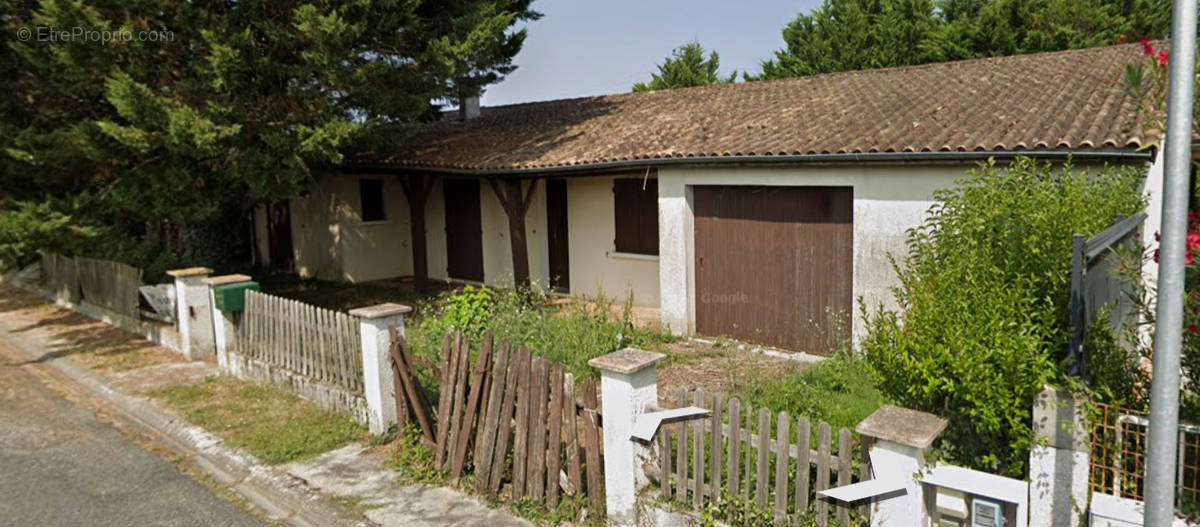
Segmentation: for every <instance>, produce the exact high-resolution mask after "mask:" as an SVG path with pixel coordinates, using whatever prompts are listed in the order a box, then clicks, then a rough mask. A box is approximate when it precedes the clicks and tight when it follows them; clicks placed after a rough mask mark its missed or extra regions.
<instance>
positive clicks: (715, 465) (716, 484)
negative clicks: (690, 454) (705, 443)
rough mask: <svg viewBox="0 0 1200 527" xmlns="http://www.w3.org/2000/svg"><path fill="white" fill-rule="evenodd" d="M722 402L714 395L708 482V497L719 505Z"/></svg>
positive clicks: (719, 395)
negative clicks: (710, 462)
mask: <svg viewBox="0 0 1200 527" xmlns="http://www.w3.org/2000/svg"><path fill="white" fill-rule="evenodd" d="M724 406H725V404H724V400H723V399H722V397H721V394H719V393H714V394H713V399H712V433H711V435H710V437H712V465H711V466H710V467H709V468H710V470H709V472H710V473H711V474H710V476H709V478H710V479H709V481H710V482H711V484H710V485H709V487H708V490H709V496H710V497H711V499H712V502H713V503H720V500H721V471H722V470H724V469H725V465H724V461H725V459H724V455H725V439H724V434H723V430H722V429H723V428H724V425H725V417H724V416H723V415H722V413H723V412H722V410H723V409H724Z"/></svg>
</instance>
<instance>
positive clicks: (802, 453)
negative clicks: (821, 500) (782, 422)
mask: <svg viewBox="0 0 1200 527" xmlns="http://www.w3.org/2000/svg"><path fill="white" fill-rule="evenodd" d="M810 434H812V429H811V428H810V427H809V423H808V419H807V418H804V417H800V418H798V419H796V523H799V522H800V521H801V518H802V517H803V514H805V510H806V509H808V487H809V485H808V481H809V480H808V478H809V477H810V474H812V460H811V459H810V458H809V454H810V453H811V452H812V450H811V449H810V448H809V445H810V443H811V438H812V436H811V435H810Z"/></svg>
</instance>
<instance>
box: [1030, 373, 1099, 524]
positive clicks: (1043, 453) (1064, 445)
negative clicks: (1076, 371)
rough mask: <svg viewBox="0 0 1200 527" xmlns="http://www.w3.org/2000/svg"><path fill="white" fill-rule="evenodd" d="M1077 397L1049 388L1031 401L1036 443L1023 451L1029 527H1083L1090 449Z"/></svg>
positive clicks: (1082, 407)
mask: <svg viewBox="0 0 1200 527" xmlns="http://www.w3.org/2000/svg"><path fill="white" fill-rule="evenodd" d="M1085 404H1086V402H1085V401H1084V399H1083V398H1081V397H1077V396H1075V395H1073V394H1072V393H1070V392H1069V391H1068V390H1064V389H1057V390H1056V389H1054V388H1051V387H1049V386H1047V387H1045V388H1044V389H1042V392H1041V393H1040V394H1038V396H1037V399H1036V400H1034V402H1033V426H1034V429H1035V431H1036V432H1037V440H1038V441H1037V442H1036V443H1035V444H1034V446H1033V449H1031V450H1030V452H1029V513H1030V518H1029V524H1030V525H1046V526H1050V527H1079V526H1080V525H1084V523H1085V522H1084V514H1085V510H1086V508H1087V502H1088V470H1089V468H1090V467H1089V466H1088V465H1089V457H1090V455H1091V452H1090V450H1091V445H1090V442H1089V438H1090V431H1089V430H1088V426H1087V407H1086V406H1085Z"/></svg>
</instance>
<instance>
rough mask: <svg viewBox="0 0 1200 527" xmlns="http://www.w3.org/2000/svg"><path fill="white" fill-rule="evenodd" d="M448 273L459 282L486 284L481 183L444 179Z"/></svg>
mask: <svg viewBox="0 0 1200 527" xmlns="http://www.w3.org/2000/svg"><path fill="white" fill-rule="evenodd" d="M443 181H444V183H443V184H442V185H443V190H444V194H445V198H446V258H447V260H448V263H447V267H446V273H447V274H449V275H450V278H457V279H459V280H473V281H476V282H482V281H483V228H482V227H481V223H480V212H479V180H477V179H445V180H443Z"/></svg>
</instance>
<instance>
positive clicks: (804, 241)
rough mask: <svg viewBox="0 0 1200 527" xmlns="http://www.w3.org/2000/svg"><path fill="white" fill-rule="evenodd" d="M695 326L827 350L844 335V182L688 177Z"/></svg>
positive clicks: (850, 202)
mask: <svg viewBox="0 0 1200 527" xmlns="http://www.w3.org/2000/svg"><path fill="white" fill-rule="evenodd" d="M693 190H694V193H693V198H694V201H693V203H694V206H695V249H696V331H697V332H698V333H700V334H703V335H712V336H716V335H727V336H730V337H733V338H737V339H742V340H746V341H750V342H755V343H760V344H766V345H769V346H777V347H780V348H784V349H788V350H793V351H806V352H812V353H827V352H829V351H831V350H832V349H833V348H834V346H835V345H836V344H837V343H838V340H839V339H841V338H846V337H848V331H847V330H846V328H848V327H849V322H850V314H851V312H850V310H851V308H852V305H851V302H852V300H851V295H852V289H851V285H852V284H851V278H852V276H853V258H854V254H853V238H854V225H853V206H854V191H853V189H852V188H850V187H748V186H747V187H740V186H724V187H715V186H714V187H694V189H693Z"/></svg>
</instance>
